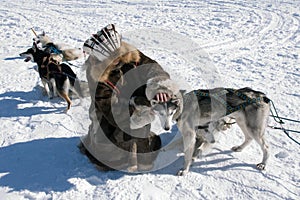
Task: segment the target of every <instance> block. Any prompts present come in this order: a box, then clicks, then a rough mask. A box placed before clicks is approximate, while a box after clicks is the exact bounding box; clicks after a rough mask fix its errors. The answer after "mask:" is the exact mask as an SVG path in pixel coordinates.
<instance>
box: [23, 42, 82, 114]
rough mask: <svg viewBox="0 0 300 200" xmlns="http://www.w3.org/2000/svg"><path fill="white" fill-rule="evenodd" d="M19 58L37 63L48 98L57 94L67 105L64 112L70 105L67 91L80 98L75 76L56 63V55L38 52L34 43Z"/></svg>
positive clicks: (69, 68) (70, 70)
mask: <svg viewBox="0 0 300 200" xmlns="http://www.w3.org/2000/svg"><path fill="white" fill-rule="evenodd" d="M20 56H21V57H23V58H25V60H24V61H25V62H28V61H32V62H35V63H37V66H38V70H37V71H38V73H39V76H40V78H41V80H42V83H43V85H44V88H45V90H46V92H47V95H48V97H49V98H53V97H54V96H56V94H58V95H59V96H61V97H62V98H63V99H65V100H66V102H67V104H68V106H67V109H66V111H68V110H69V109H70V107H71V103H72V102H71V99H70V97H69V90H71V91H72V92H74V93H75V94H77V95H78V96H79V97H82V94H81V89H80V85H79V84H75V80H76V74H75V73H74V72H73V70H72V69H71V67H70V66H69V65H67V64H66V63H60V62H59V61H57V59H56V57H57V55H56V54H50V53H48V52H45V51H43V50H40V49H39V48H38V47H37V44H36V43H35V42H34V43H33V46H32V47H31V48H29V49H28V50H27V51H25V52H23V53H20ZM75 86H76V87H75Z"/></svg>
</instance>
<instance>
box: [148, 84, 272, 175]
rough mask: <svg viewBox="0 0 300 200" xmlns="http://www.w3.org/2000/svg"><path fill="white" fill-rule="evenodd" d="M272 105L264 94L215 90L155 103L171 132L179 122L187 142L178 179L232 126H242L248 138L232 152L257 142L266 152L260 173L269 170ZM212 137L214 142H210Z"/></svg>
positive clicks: (165, 126) (196, 91) (165, 125)
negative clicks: (267, 133)
mask: <svg viewBox="0 0 300 200" xmlns="http://www.w3.org/2000/svg"><path fill="white" fill-rule="evenodd" d="M269 102H270V100H269V99H268V98H267V97H266V95H265V94H264V93H262V92H259V91H255V90H252V89H251V88H242V89H237V90H234V89H229V88H215V89H210V90H194V91H191V92H189V93H186V94H183V95H182V97H179V96H177V97H176V98H172V99H171V100H170V101H169V102H165V103H161V102H157V101H155V100H153V101H152V102H151V105H152V110H153V111H154V113H156V114H157V116H158V117H159V119H160V122H161V125H162V127H163V128H164V129H165V130H169V129H170V124H171V121H172V120H176V121H177V126H178V129H179V131H180V132H181V134H182V138H183V145H184V159H185V164H184V167H183V168H182V169H181V170H180V171H179V172H178V175H184V174H186V173H187V172H188V171H189V168H190V165H191V163H192V161H193V158H194V157H195V156H197V154H198V152H199V149H198V148H200V151H201V147H202V146H203V144H204V143H213V141H214V138H213V135H214V133H216V132H218V131H221V130H226V129H228V128H230V126H231V124H232V122H236V123H237V124H238V126H239V127H240V128H241V130H242V132H243V133H244V136H245V140H244V142H243V143H242V144H241V145H239V146H234V147H232V150H233V151H236V152H239V151H242V150H243V149H244V148H245V147H246V146H247V145H248V144H249V143H250V142H251V141H252V140H253V139H254V140H255V141H256V142H257V143H258V144H259V145H260V148H261V150H262V152H263V159H262V161H261V162H260V163H259V164H257V165H256V166H257V168H258V169H260V170H263V169H265V166H266V163H267V160H268V157H269V153H268V146H267V144H266V142H265V138H264V133H265V129H266V126H267V120H268V116H269V111H270V105H269ZM209 136H210V138H211V139H208V138H209Z"/></svg>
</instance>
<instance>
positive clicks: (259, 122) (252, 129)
mask: <svg viewBox="0 0 300 200" xmlns="http://www.w3.org/2000/svg"><path fill="white" fill-rule="evenodd" d="M267 116H268V115H266V117H265V118H267ZM237 123H238V125H239V126H240V128H241V129H242V131H243V133H244V135H245V141H244V143H243V144H242V145H240V146H236V147H233V148H232V150H234V151H241V150H243V149H244V148H245V147H246V146H247V145H248V144H249V143H250V142H251V141H252V140H253V139H254V140H255V141H256V142H257V143H258V144H259V146H260V148H261V150H262V152H263V160H262V162H261V163H259V164H257V165H256V166H257V168H258V169H259V170H263V169H265V166H266V163H267V160H268V158H269V151H268V145H267V144H266V142H265V139H264V132H265V128H266V119H262V118H261V117H260V116H255V115H254V117H253V115H251V118H250V117H248V118H245V120H241V121H237Z"/></svg>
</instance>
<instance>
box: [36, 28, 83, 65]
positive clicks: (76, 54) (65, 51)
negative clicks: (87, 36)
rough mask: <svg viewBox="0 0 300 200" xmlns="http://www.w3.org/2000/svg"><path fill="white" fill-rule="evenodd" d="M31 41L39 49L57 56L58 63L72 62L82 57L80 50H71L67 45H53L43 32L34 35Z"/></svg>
mask: <svg viewBox="0 0 300 200" xmlns="http://www.w3.org/2000/svg"><path fill="white" fill-rule="evenodd" d="M33 41H34V42H35V43H36V44H37V45H38V46H39V49H41V50H43V51H45V52H48V53H53V54H57V55H59V58H60V61H72V60H76V59H79V58H82V57H83V51H82V49H81V48H73V47H70V46H69V45H65V44H59V43H54V42H53V41H52V40H51V39H50V37H49V36H48V35H46V34H45V32H42V33H41V34H38V35H36V37H35V38H33Z"/></svg>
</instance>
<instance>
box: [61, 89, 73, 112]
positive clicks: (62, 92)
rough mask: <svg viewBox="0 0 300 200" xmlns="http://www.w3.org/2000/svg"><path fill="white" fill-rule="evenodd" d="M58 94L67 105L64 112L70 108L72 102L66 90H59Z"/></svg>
mask: <svg viewBox="0 0 300 200" xmlns="http://www.w3.org/2000/svg"><path fill="white" fill-rule="evenodd" d="M58 94H59V96H61V97H62V98H63V99H65V100H66V102H67V104H68V106H67V109H66V112H67V111H68V110H69V109H70V108H71V104H72V101H71V99H70V97H69V95H68V94H67V92H65V91H59V92H58Z"/></svg>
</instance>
